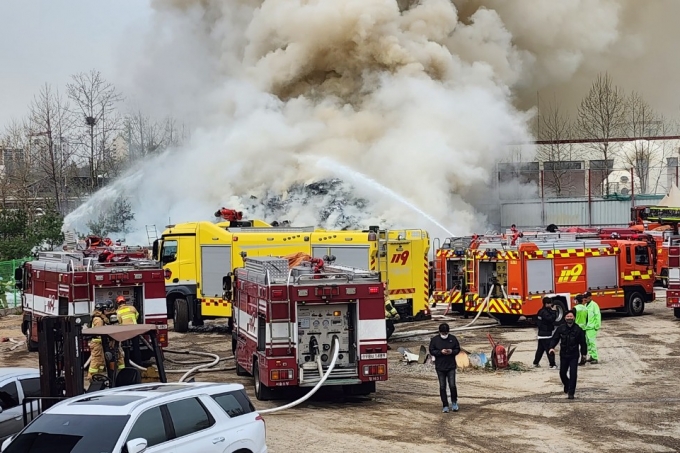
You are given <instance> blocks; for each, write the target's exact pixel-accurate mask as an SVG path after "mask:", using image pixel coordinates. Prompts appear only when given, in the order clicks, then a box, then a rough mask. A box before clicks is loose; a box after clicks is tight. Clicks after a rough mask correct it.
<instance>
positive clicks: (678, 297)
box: [666, 235, 680, 318]
mask: <svg viewBox="0 0 680 453" xmlns="http://www.w3.org/2000/svg"><path fill="white" fill-rule="evenodd" d="M666 307H668V308H672V309H673V315H674V316H675V317H676V318H680V236H678V235H674V236H672V237H670V238H669V247H668V289H667V290H666Z"/></svg>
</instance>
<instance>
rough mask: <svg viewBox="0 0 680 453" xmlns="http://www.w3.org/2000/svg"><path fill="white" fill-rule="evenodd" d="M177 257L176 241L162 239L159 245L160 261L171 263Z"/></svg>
mask: <svg viewBox="0 0 680 453" xmlns="http://www.w3.org/2000/svg"><path fill="white" fill-rule="evenodd" d="M176 259H177V241H168V240H165V241H163V245H162V246H161V262H162V263H163V264H168V263H172V262H173V261H175V260H176Z"/></svg>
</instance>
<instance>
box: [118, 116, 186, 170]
mask: <svg viewBox="0 0 680 453" xmlns="http://www.w3.org/2000/svg"><path fill="white" fill-rule="evenodd" d="M125 130H126V136H127V137H126V138H127V142H128V147H129V153H130V158H131V159H138V158H143V157H146V156H148V155H151V154H157V153H160V152H162V151H164V150H166V149H167V148H169V147H172V146H178V145H180V144H182V143H183V142H184V140H186V138H187V137H188V132H187V130H186V127H185V126H184V124H178V122H177V120H176V119H175V118H173V117H170V116H169V117H166V118H165V119H164V120H161V121H158V120H155V119H153V118H151V117H149V116H148V115H146V114H145V113H143V112H142V111H141V110H137V111H136V112H135V113H132V114H130V115H128V117H127V118H126V120H125Z"/></svg>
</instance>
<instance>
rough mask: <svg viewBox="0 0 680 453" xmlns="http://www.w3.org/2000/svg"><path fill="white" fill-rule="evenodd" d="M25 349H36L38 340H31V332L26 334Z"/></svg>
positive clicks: (34, 350)
mask: <svg viewBox="0 0 680 453" xmlns="http://www.w3.org/2000/svg"><path fill="white" fill-rule="evenodd" d="M26 350H27V351H28V352H36V351H37V350H38V342H36V341H33V340H31V334H30V333H27V334H26Z"/></svg>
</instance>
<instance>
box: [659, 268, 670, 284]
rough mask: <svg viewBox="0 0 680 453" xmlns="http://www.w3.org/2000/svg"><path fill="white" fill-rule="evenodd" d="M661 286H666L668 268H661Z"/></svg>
mask: <svg viewBox="0 0 680 453" xmlns="http://www.w3.org/2000/svg"><path fill="white" fill-rule="evenodd" d="M660 277H661V286H662V287H663V288H668V269H661V275H660Z"/></svg>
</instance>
